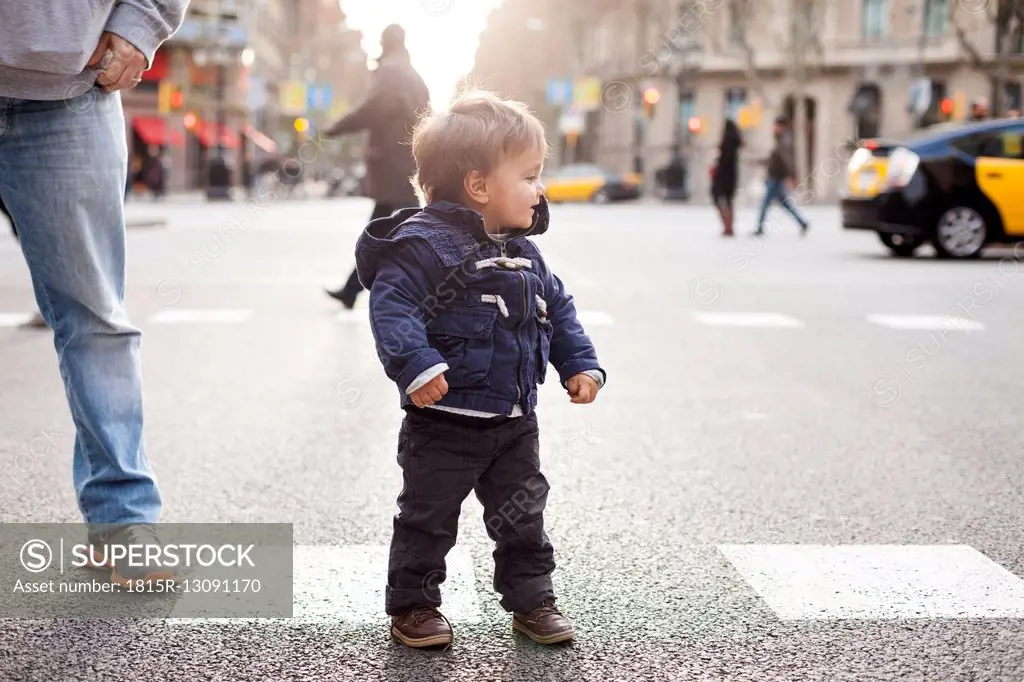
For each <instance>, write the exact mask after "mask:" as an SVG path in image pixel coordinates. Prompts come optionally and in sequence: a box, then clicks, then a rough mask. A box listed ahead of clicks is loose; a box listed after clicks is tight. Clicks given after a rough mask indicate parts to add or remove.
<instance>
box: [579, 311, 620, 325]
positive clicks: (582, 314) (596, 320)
mask: <svg viewBox="0 0 1024 682" xmlns="http://www.w3.org/2000/svg"><path fill="white" fill-rule="evenodd" d="M576 319H577V320H579V323H580V324H582V325H589V326H591V327H610V326H612V325H613V324H615V319H614V318H613V317H612V316H611V315H609V314H608V313H606V312H602V311H600V310H577V311H576Z"/></svg>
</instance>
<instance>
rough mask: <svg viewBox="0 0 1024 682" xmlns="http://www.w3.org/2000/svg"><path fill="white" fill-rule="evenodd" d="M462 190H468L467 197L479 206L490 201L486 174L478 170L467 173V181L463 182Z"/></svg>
mask: <svg viewBox="0 0 1024 682" xmlns="http://www.w3.org/2000/svg"><path fill="white" fill-rule="evenodd" d="M462 188H463V189H464V190H466V196H467V197H468V198H469V199H471V200H473V201H475V202H476V203H478V204H486V203H487V200H488V198H489V197H488V196H487V181H486V180H485V179H484V174H483V173H481V172H480V171H478V170H471V171H470V172H468V173H466V177H465V179H463V181H462Z"/></svg>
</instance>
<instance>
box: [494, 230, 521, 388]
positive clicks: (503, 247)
mask: <svg viewBox="0 0 1024 682" xmlns="http://www.w3.org/2000/svg"><path fill="white" fill-rule="evenodd" d="M500 246H501V257H502V258H508V253H507V252H506V251H505V242H501V244H500ZM517 274H518V275H519V281H520V283H521V284H522V285H523V289H522V292H523V307H522V311H523V315H524V316H525V313H526V277H525V276H524V275H523V273H521V272H519V273H517ZM521 328H522V320H520V321H519V324H518V325H516V330H515V334H516V347H517V348H518V349H519V358H518V362H517V363H516V404H517V405H518V404H519V401H520V400H522V399H523V389H522V387H521V386H520V383H519V375H520V374H521V373H522V370H523V344H522V343H521V342H520V340H519V332H520V329H521Z"/></svg>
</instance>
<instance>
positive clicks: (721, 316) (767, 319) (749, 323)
mask: <svg viewBox="0 0 1024 682" xmlns="http://www.w3.org/2000/svg"><path fill="white" fill-rule="evenodd" d="M693 317H694V319H696V320H697V321H698V322H700V323H702V324H706V325H708V326H709V327H778V328H790V329H802V328H803V327H805V326H806V325H805V324H804V323H803V322H801V321H800V320H798V319H796V318H795V317H790V316H788V315H783V314H781V313H741V312H736V313H694V314H693Z"/></svg>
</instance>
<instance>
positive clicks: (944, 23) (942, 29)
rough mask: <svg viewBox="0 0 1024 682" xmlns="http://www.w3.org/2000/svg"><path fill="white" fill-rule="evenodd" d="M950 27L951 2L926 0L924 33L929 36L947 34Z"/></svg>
mask: <svg viewBox="0 0 1024 682" xmlns="http://www.w3.org/2000/svg"><path fill="white" fill-rule="evenodd" d="M948 27H949V3H948V2H947V0H925V4H924V34H925V35H926V36H928V37H929V38H938V37H940V36H944V35H946V30H947V28H948Z"/></svg>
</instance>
